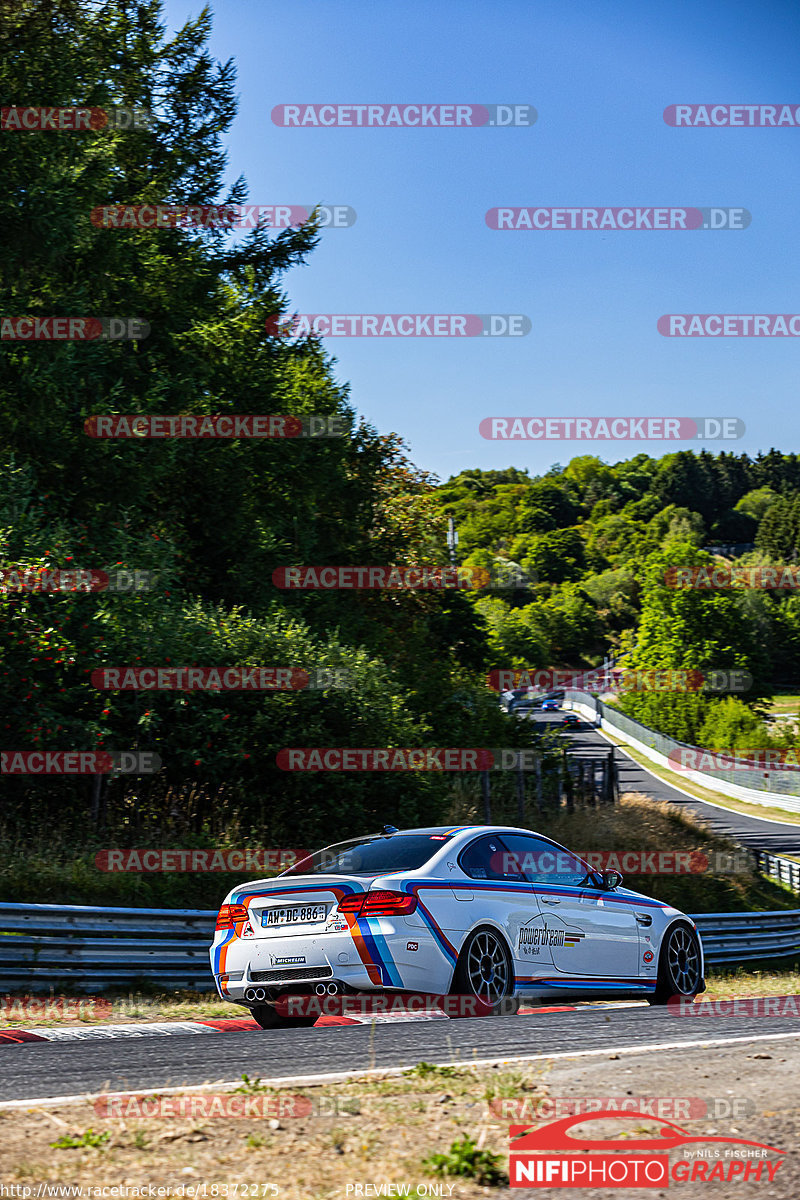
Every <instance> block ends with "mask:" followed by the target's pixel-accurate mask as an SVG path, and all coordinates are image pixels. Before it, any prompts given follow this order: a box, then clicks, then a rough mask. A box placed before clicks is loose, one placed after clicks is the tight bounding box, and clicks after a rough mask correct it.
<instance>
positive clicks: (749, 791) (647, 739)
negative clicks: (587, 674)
mask: <svg viewBox="0 0 800 1200" xmlns="http://www.w3.org/2000/svg"><path fill="white" fill-rule="evenodd" d="M564 699H565V703H567V704H569V705H571V706H572V708H575V709H577V710H578V711H581V710H583V715H584V716H585V717H587V719H588V720H593V721H595V722H599V724H600V727H601V728H602V729H608V731H609V732H610V733H612V734H614V735H615V736H616V737H618V738H619V739H620V740H621V741H623V742H626V743H627V744H628V745H631V746H633V747H635V748H636V749H638V750H639V752H640V753H642V754H644V755H645V757H646V758H649V759H650V760H651V762H655V763H657V764H659V765H660V766H662V767H666V768H667V769H668V770H671V771H676V766H675V763H674V762H673V761H672V760H671V759H670V754H671V753H672V752H673V751H675V750H681V749H684V750H695V749H697V747H695V746H690V745H688V743H686V742H678V741H676V740H675V738H671V737H668V736H667V735H666V734H664V733H659V732H658V730H656V729H651V728H650V727H649V725H643V724H642V723H641V721H637V720H635V718H634V717H629V716H628V714H627V713H624V712H621V711H620V710H619V709H618V708H614V707H613V706H611V705H609V704H604V703H603V701H602V700H599V699H597V698H596V697H595V696H592V695H591V694H590V693H589V692H576V691H569V690H567V691H565V693H564ZM676 773H677V774H683V775H684V776H685V778H686V779H688V780H691V781H692V782H693V783H699V784H701V785H703V786H705V787H710V788H711V789H712V791H717V792H721V793H722V794H723V795H727V796H733V797H734V798H736V799H739V800H746V801H747V802H748V803H750V804H762V805H767V806H768V807H770V808H782V809H784V810H785V811H786V812H796V813H800V772H798V771H758V770H751V769H749V768H748V769H747V770H742V769H740V768H738V767H737V768H735V769H730V770H727V769H726V770H723V769H721V768H720V769H717V770H707V771H706V770H704V771H689V770H687V771H683V772H681V771H676Z"/></svg>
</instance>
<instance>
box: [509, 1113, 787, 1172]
mask: <svg viewBox="0 0 800 1200" xmlns="http://www.w3.org/2000/svg"><path fill="white" fill-rule="evenodd" d="M609 1120H613V1121H622V1122H628V1129H623V1131H622V1133H621V1136H618V1137H616V1138H614V1137H611V1138H606V1137H597V1136H595V1137H591V1136H589V1137H587V1136H586V1135H585V1134H573V1133H572V1132H571V1131H572V1129H573V1128H574V1127H579V1126H584V1125H587V1124H591V1123H594V1122H595V1121H603V1122H607V1121H609ZM631 1121H634V1122H636V1128H635V1130H631V1129H630V1122H631ZM641 1123H642V1117H641V1115H639V1114H637V1113H630V1112H620V1111H619V1110H618V1109H612V1108H608V1109H602V1110H600V1111H597V1112H593V1113H592V1114H591V1116H590V1117H587V1114H586V1113H575V1114H573V1115H571V1116H567V1117H564V1118H562V1119H561V1120H559V1121H551V1122H549V1123H548V1124H547V1125H542V1126H541V1127H539V1128H538V1129H533V1128H531V1126H530V1125H512V1126H511V1127H510V1129H509V1131H508V1132H509V1138H510V1153H509V1176H510V1183H511V1186H512V1187H539V1188H554V1187H595V1188H597V1187H605V1188H609V1189H615V1188H620V1187H629V1188H633V1187H638V1188H647V1187H649V1188H656V1187H657V1188H666V1187H669V1185H670V1182H674V1183H689V1182H691V1183H695V1182H697V1183H717V1182H725V1183H733V1182H738V1181H742V1182H757V1183H764V1184H768V1183H772V1181H773V1180H774V1178H775V1176H776V1174H777V1173H778V1170H779V1169H780V1167H781V1166H782V1165H783V1161H784V1158H785V1154H786V1152H785V1151H784V1150H779V1149H778V1148H777V1146H768V1145H766V1144H765V1143H763V1142H753V1141H749V1140H747V1139H745V1138H738V1137H719V1136H716V1135H713V1134H698V1135H694V1134H691V1133H689V1132H688V1130H686V1129H682V1128H681V1126H680V1125H676V1124H674V1123H673V1122H672V1121H663V1120H659V1122H658V1123H659V1126H660V1128H659V1130H658V1132H657V1133H656V1134H654V1135H642V1136H641V1137H634V1136H627V1135H628V1134H629V1132H633V1133H641ZM673 1151H674V1152H678V1151H679V1152H680V1153H679V1154H676V1155H675V1158H674V1160H673V1161H670V1153H671V1152H673ZM770 1155H778V1156H780V1157H779V1158H778V1160H777V1161H776V1160H775V1159H773V1158H770V1157H768V1156H770Z"/></svg>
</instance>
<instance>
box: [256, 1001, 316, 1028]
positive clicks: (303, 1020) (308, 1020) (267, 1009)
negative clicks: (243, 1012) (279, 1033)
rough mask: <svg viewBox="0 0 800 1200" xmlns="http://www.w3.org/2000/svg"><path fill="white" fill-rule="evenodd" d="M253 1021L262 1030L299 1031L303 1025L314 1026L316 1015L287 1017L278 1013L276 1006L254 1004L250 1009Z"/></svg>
mask: <svg viewBox="0 0 800 1200" xmlns="http://www.w3.org/2000/svg"><path fill="white" fill-rule="evenodd" d="M250 1012H251V1013H252V1015H253V1020H254V1021H257V1022H258V1024H259V1025H260V1026H261V1028H262V1029H297V1028H299V1027H300V1026H302V1025H313V1024H314V1022H315V1021H316V1019H317V1017H316V1015H312V1016H308V1017H286V1016H283V1015H282V1014H281V1013H279V1012H278V1011H277V1009H276V1008H275V1006H274V1004H254V1005H253V1007H252V1008H251V1009H250Z"/></svg>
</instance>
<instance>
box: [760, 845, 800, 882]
mask: <svg viewBox="0 0 800 1200" xmlns="http://www.w3.org/2000/svg"><path fill="white" fill-rule="evenodd" d="M752 853H753V855H754V856H755V860H756V866H757V867H758V869H759V871H760V872H761V874H762V875H768V876H769V877H770V879H777V880H778V882H779V883H785V884H786V886H787V887H789V888H791V889H792V891H793V892H800V862H795V861H794V860H793V859H791V858H781V856H780V855H779V854H769V853H768V852H767V851H766V850H754V851H752Z"/></svg>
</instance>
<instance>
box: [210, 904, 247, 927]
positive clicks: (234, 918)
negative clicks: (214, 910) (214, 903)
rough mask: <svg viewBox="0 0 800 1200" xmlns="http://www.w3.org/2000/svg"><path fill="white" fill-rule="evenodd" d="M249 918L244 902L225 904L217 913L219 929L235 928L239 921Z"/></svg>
mask: <svg viewBox="0 0 800 1200" xmlns="http://www.w3.org/2000/svg"><path fill="white" fill-rule="evenodd" d="M246 920H247V909H246V908H245V906H244V905H243V904H223V906H222V908H221V909H220V910H219V912H218V914H217V929H233V927H234V925H236V924H237V923H238V922H239V921H246Z"/></svg>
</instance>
